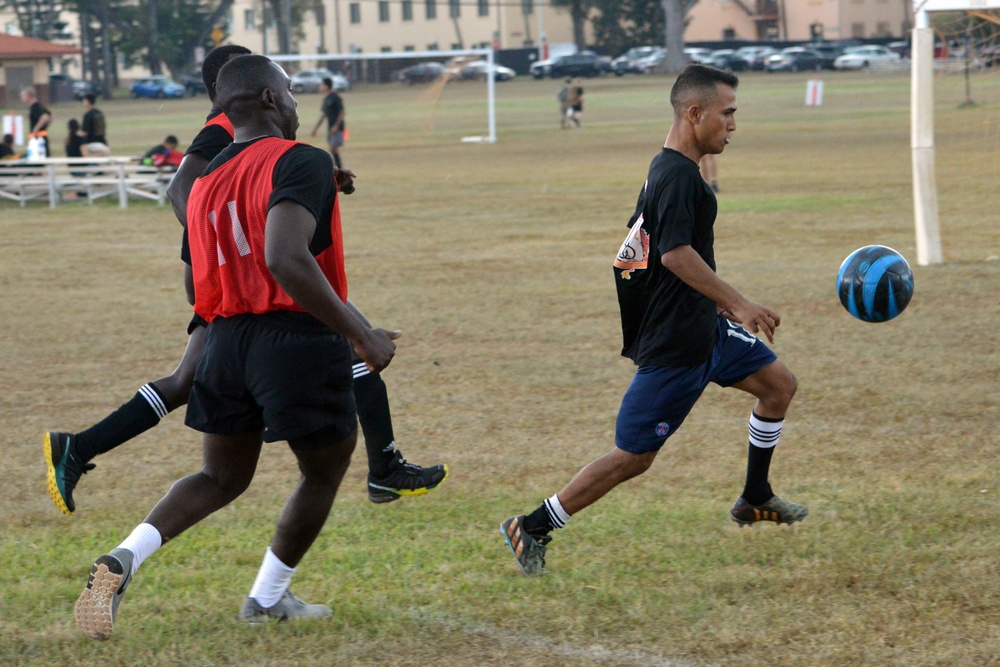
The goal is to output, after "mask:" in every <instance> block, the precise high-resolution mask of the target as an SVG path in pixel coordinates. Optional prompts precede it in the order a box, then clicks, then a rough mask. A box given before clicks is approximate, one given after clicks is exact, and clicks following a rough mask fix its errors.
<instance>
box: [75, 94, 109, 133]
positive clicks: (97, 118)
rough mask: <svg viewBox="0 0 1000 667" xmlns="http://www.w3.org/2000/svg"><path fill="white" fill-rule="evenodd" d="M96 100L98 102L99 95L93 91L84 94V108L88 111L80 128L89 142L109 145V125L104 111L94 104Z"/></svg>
mask: <svg viewBox="0 0 1000 667" xmlns="http://www.w3.org/2000/svg"><path fill="white" fill-rule="evenodd" d="M95 102H97V96H96V95H94V94H93V93H87V94H86V95H84V96H83V108H84V109H85V110H86V112H85V113H84V114H83V122H82V123H81V128H80V129H81V130H83V134H84V137H85V138H86V140H87V143H88V144H104V145H105V146H107V145H108V137H107V133H108V125H107V122H106V121H105V119H104V112H103V111H101V110H100V109H98V108H97V107H96V106H94V104H95Z"/></svg>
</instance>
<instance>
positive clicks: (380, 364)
mask: <svg viewBox="0 0 1000 667" xmlns="http://www.w3.org/2000/svg"><path fill="white" fill-rule="evenodd" d="M402 335H403V332H402V331H398V330H397V331H386V330H385V329H368V330H367V331H366V335H365V336H364V338H363V340H357V341H354V351H355V352H357V353H358V356H359V357H361V358H362V359H363V360H364V362H365V365H366V366H367V367H368V370H369V371H371V372H372V373H379V372H381V371H382V369H384V368H385V367H386V366H388V365H389V362H390V361H392V358H393V357H394V356H395V354H396V344H395V343H394V342H393V341H394V340H396V339H397V338H399V337H400V336H402Z"/></svg>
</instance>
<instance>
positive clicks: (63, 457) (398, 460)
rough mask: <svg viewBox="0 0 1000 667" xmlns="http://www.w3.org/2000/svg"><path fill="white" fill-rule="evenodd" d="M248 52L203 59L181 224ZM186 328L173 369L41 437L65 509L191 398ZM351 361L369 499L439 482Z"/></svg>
mask: <svg viewBox="0 0 1000 667" xmlns="http://www.w3.org/2000/svg"><path fill="white" fill-rule="evenodd" d="M249 53H250V49H247V48H245V47H242V46H237V45H225V46H220V47H218V48H215V49H213V50H212V51H210V52H209V54H208V55H207V56H206V58H205V62H204V63H203V64H202V77H203V78H204V80H205V87H206V89H207V90H208V94H209V99H210V100H211V101H212V102H213V107H212V110H211V112H210V113H209V115H208V119H207V120H206V123H205V126H204V127H203V128H202V130H201V131H200V132H199V133H198V135H197V136H196V137H195V139H194V141H192V142H191V146H190V147H189V148H188V150H187V152H186V154H185V156H184V159H183V161H182V162H181V165H180V167H179V168H178V170H177V173H176V174H175V175H174V178H173V180H172V181H171V184H170V188H169V190H168V192H167V194H168V196H169V198H170V200H171V203H172V205H173V208H174V213H175V214H176V215H177V218H178V220H179V221H180V222H181V224H182V225H186V223H187V200H188V194H189V193H190V191H191V187H192V185H193V184H194V181H195V179H196V178H198V176H200V175H201V174H202V172H204V170H205V168H206V167H207V166H208V164H209V163H210V162H211V161H212V160H213V159H214V158H215V157H216V156H217V155H219V153H221V152H222V151H223V150H224V149H225V148H226V147H227V146H229V145H230V144H231V143H232V141H233V128H232V124H231V123H230V122H229V120H228V119H227V118H226V116H225V114H223V113H222V111H221V110H220V109H219V108H218V107H216V106H214V102H215V83H216V78H217V77H218V74H219V70H220V69H221V68H222V66H223V65H225V64H226V63H227V62H228V61H229V60H230V59H232V58H235V57H237V56H240V55H247V54H249ZM353 177H354V174H353V172H350V171H342V170H336V178H337V186H338V188H339V190H340V191H341V192H344V193H345V194H350V193H351V192H353V191H354V186H353ZM189 261H190V260H189V258H187V257H185V262H188V263H186V264H185V267H186V269H185V270H186V271H187V274H186V276H185V287H186V288H187V291H188V300H189V302H190V303H192V304H193V303H194V288H193V285H192V283H191V282H190V265H189ZM348 307H349V308H352V309H353V310H354V312H355V315H356V316H358V317H361V318H364V315H363V314H362V313H361V312H360V311H358V310H357V308H355V307H354V304H352V303H351V302H350V301H348ZM365 321H367V320H365ZM188 333H189V337H188V344H187V347H186V348H185V350H184V354H183V356H182V357H181V360H180V363H178V365H177V368H176V369H175V370H174V371H173V373H171V374H170V375H168V376H166V377H162V378H159V379H158V380H154V381H152V382H149V383H147V384H144V385H143V386H142V387H140V388H139V390H138V391H137V392H136V395H135V396H133V397H132V399H131V400H129V401H128V402H127V403H125V404H123V405H122V406H120V407H119V408H118V409H117V410H116V411H114V412H112V413H111V414H109V415H108V416H107V417H105V418H104V419H102V420H101V421H99V422H98V423H96V424H94V425H92V426H90V427H89V428H87V429H84V430H83V431H80V432H78V433H65V432H61V431H48V432H47V433H45V435H44V436H43V442H42V445H43V451H44V455H45V461H46V466H47V486H48V492H49V496H50V497H51V498H52V502H53V503H55V505H56V507H57V508H58V509H59V511H61V512H62V513H63V514H72V513H73V512H74V511H75V510H76V504H75V502H74V500H73V490H74V489H75V488H76V485H77V483H78V482H79V479H80V477H81V475H83V474H84V473H86V472H88V471H90V470H92V469H93V468H94V467H95V466H94V464H93V463H90V461H91V459H93V458H94V457H96V456H98V455H99V454H103V453H105V452H109V451H111V450H112V449H114V448H115V447H118V446H119V445H121V444H123V443H125V442H127V441H129V440H131V439H132V438H134V437H136V436H138V435H139V434H141V433H144V432H145V431H147V430H149V429H151V428H153V427H154V426H156V425H157V424H158V423H159V422H160V420H161V419H162V418H163V417H165V416H166V415H167V414H168V413H169V412H172V411H173V410H176V409H177V408H179V407H181V406H183V405H185V404H186V403H187V401H188V394H189V392H190V390H191V384H192V382H193V380H194V371H195V367H196V366H197V365H198V360H199V359H201V353H202V350H203V349H204V345H205V322H204V320H202V319H201V318H200V317H198V316H197V315H196V316H195V317H194V318H193V319H192V321H191V323H190V324H189V325H188ZM352 365H353V368H354V375H355V378H354V395H355V400H356V403H357V412H358V418H359V421H360V423H361V430H362V432H363V434H364V440H365V451H366V453H367V455H368V499H369V500H370V501H371V502H373V503H380V504H381V503H389V502H393V501H395V500H397V499H399V498H400V497H404V496H418V495H422V494H425V493H427V492H429V491H431V490H433V489H435V488H437V486H438V485H440V484H441V482H443V481H444V480H445V478H446V477H447V476H448V466H447V465H444V464H437V465H434V466H429V467H423V466H419V465H416V464H414V463H410V462H408V461H407V460H406V459H405V458H404V457H403V454H402V452H400V451H399V449H398V448H397V447H396V441H395V434H394V432H393V427H392V415H391V412H390V408H389V397H388V392H387V389H386V386H385V382H384V381H383V380H382V378H381V376H380V375H379V374H377V373H371V372H370V371H369V369H368V368H367V367H366V366H365V364H364V362H363V361H362V360H361V359H360V357H358V356H357V355H355V357H354V359H353V362H352Z"/></svg>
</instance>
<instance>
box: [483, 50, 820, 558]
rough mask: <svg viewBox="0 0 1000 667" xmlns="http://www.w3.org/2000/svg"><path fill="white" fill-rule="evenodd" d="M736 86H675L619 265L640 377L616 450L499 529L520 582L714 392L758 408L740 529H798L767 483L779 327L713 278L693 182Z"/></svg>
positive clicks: (709, 219)
mask: <svg viewBox="0 0 1000 667" xmlns="http://www.w3.org/2000/svg"><path fill="white" fill-rule="evenodd" d="M738 83H739V79H737V77H736V76H735V75H733V74H732V73H731V72H725V71H722V70H719V69H716V68H713V67H706V66H704V65H689V66H688V67H687V68H686V69H685V70H684V71H683V72H682V73H681V74H680V76H678V78H677V80H676V82H675V83H674V85H673V89H672V90H671V92H670V103H671V105H672V107H673V111H674V116H673V125H672V126H671V128H670V131H669V132H668V134H667V139H666V142H665V143H664V146H663V149H662V150H661V151H660V152H659V154H657V155H656V157H654V158H653V160H652V162H651V163H650V166H649V173H648V176H647V179H646V184H645V185H644V186H643V189H642V191H641V192H640V194H639V199H638V202H637V204H636V208H635V213H634V214H633V216H632V219H631V220H630V231H629V234H628V236H627V237H626V241H625V243H624V244H623V245H622V248H621V250H620V251H619V254H618V258H617V259H616V260H615V280H616V284H617V288H618V300H619V306H620V309H621V318H622V333H623V340H624V347H623V350H622V354H623V355H625V356H628V357H629V358H631V359H632V360H633V361H634V362H635V364H636V365H637V366H638V370H637V372H636V374H635V377H634V378H633V380H632V384H631V386H630V387H629V388H628V390H627V391H626V392H625V396H624V398H623V399H622V404H621V408H620V410H619V412H618V420H617V423H616V426H615V448H614V449H612V451H611V452H609V453H607V454H605V455H604V456H602V457H601V458H599V459H597V460H595V461H593V462H591V463H589V464H587V465H586V466H585V467H584V468H583V469H581V470H580V471H579V472H578V473H577V474H576V476H574V477H573V479H572V480H570V482H569V484H567V485H566V486H565V487H564V488H563V489H562V490H561V491H559V493H557V494H555V495H553V496H552V497H551V498H549V499H548V500H546V501H544V502H543V503H542V504H541V505H540V506H538V507H537V508H536V509H535V510H534V511H532V512H529V513H528V514H526V515H524V514H522V515H520V516H514V517H511V518H509V519H507V520H506V521H504V522H503V523H501V524H500V534H501V535H502V536H503V537H504V540H505V541H506V542H507V545H508V546H509V547H510V549H511V551H512V552H513V554H514V557H515V558H516V560H517V564H518V567H519V568H520V570H521V572H522V573H523V574H525V575H533V574H540V573H542V572H543V571H544V569H543V568H544V565H545V553H546V546H547V545H548V544H549V542H550V540H551V539H552V537H551V533H552V531H554V530H556V529H557V528H562V527H564V526H565V525H566V523H567V522H568V521H569V520H570V517H572V516H574V515H575V514H577V513H578V512H580V511H581V510H583V509H584V508H586V507H589V506H590V505H592V504H593V503H595V502H597V501H598V500H600V499H601V498H602V497H603V496H604V495H605V494H607V493H608V492H609V491H611V490H612V489H614V488H615V487H616V486H618V485H619V484H621V483H623V482H625V481H627V480H630V479H632V478H633V477H636V476H638V475H641V474H642V473H643V472H645V471H646V470H647V469H648V468H649V467H650V466H651V465H652V464H653V461H654V459H655V458H656V454H657V452H658V451H659V450H660V448H661V447H662V446H663V445H664V443H665V442H666V440H667V438H669V437H670V436H672V435H673V434H674V433H676V432H677V429H678V428H680V426H681V424H682V423H683V422H684V419H685V418H686V417H687V415H688V413H689V412H690V411H691V409H692V408H693V407H694V405H695V403H696V402H697V400H698V398H699V397H700V396H701V394H702V392H703V391H704V389H705V387H706V386H707V385H708V384H709V383H710V382H714V383H716V384H718V385H720V386H723V387H735V388H736V389H739V390H741V391H745V392H747V393H749V394H750V395H752V396H753V397H754V398H755V399H756V403H755V404H754V407H753V411H752V412H751V413H750V420H749V433H750V444H749V454H748V461H747V472H746V481H745V484H744V487H743V492H742V494H741V495H740V497H739V498H738V499H737V500H736V504H735V505H734V506H733V507H732V509H731V510H730V512H729V514H730V518H731V519H732V520H733V521H735V522H737V523H738V524H740V525H746V524H753V523H756V522H759V521H774V522H777V523H794V522H796V521H801V520H802V519H804V518H806V515H807V514H808V511H807V510H806V508H805V507H804V506H802V505H799V504H796V503H792V502H789V501H787V500H784V499H782V498H779V497H778V496H776V495H774V492H773V491H772V490H771V486H770V483H769V481H768V470H769V468H770V463H771V454H772V453H773V451H774V447H775V445H776V444H778V438H779V437H780V435H781V429H782V425H783V424H784V419H785V413H786V411H787V410H788V406H789V404H790V403H791V400H792V397H793V396H794V395H795V390H796V386H797V385H796V380H795V376H794V375H792V373H791V372H790V371H789V370H788V368H787V367H786V366H785V365H784V364H783V363H782V362H781V361H778V359H777V357H776V356H775V355H774V353H773V352H772V351H771V350H770V349H768V347H767V346H766V345H764V344H763V343H762V342H761V341H759V340H758V339H757V337H756V336H755V335H754V334H757V333H763V334H764V335H765V336H766V337H767V339H768V340H769V341H771V342H773V339H774V332H775V329H776V328H777V327H778V325H779V324H780V323H781V318H780V316H779V315H778V313H776V312H775V311H773V310H771V309H770V308H767V307H766V306H763V305H761V304H759V303H754V302H753V301H750V300H749V299H747V298H746V297H744V296H743V295H742V294H741V293H740V292H738V291H737V290H736V289H735V288H734V287H733V286H731V285H730V284H729V283H727V282H725V281H724V280H722V279H721V278H719V276H718V275H716V273H715V253H714V249H713V245H714V236H713V226H714V224H715V218H716V213H717V211H718V206H717V203H716V199H715V194H714V193H713V192H712V189H711V188H710V187H709V185H708V184H707V183H705V181H704V179H703V178H702V177H701V174H700V172H699V170H698V162H699V161H700V160H701V158H702V156H704V155H709V154H712V155H714V154H717V153H721V152H722V151H723V149H724V148H725V146H726V144H728V143H729V139H730V136H731V135H732V134H733V132H735V131H736V120H735V113H736V87H737V85H738ZM678 495H679V494H677V493H675V494H674V496H675V497H676V496H678Z"/></svg>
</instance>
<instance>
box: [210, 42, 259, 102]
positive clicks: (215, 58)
mask: <svg viewBox="0 0 1000 667" xmlns="http://www.w3.org/2000/svg"><path fill="white" fill-rule="evenodd" d="M250 53H253V52H252V51H251V50H250V49H248V48H247V47H245V46H240V45H238V44H226V45H224V46H217V47H215V48H214V49H212V50H211V51H209V52H208V55H207V56H205V60H204V62H202V63H201V80H202V82H203V83H204V84H205V90H206V91H208V99H210V100H212V101H213V102H214V101H215V82H216V80H217V79H218V78H219V70H220V69H222V66H223V65H225V64H226V63H227V62H229V59H230V58H234V57H236V56H245V55H248V54H250Z"/></svg>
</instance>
